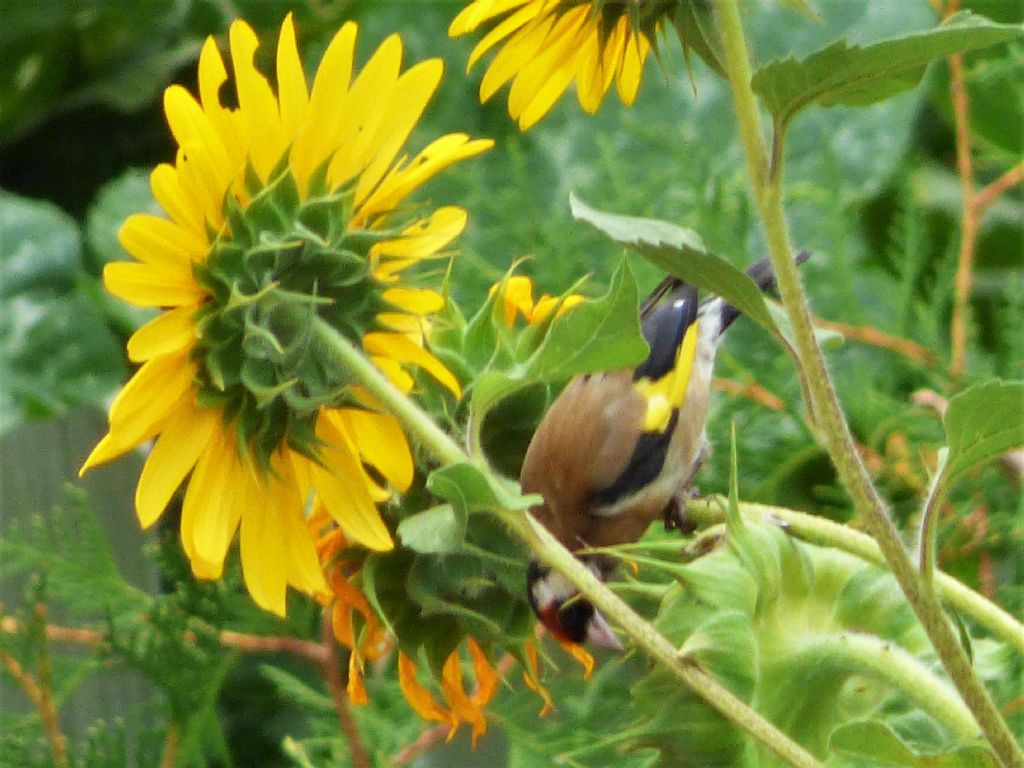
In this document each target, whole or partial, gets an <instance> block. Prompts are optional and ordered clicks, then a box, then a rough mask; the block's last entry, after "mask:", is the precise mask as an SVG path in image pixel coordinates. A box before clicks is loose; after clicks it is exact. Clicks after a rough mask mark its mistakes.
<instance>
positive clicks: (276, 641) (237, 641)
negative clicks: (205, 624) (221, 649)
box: [219, 629, 330, 666]
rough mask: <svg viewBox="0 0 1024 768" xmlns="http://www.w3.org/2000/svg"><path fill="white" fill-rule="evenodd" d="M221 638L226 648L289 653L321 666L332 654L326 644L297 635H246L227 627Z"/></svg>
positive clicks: (255, 651)
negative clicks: (325, 646)
mask: <svg viewBox="0 0 1024 768" xmlns="http://www.w3.org/2000/svg"><path fill="white" fill-rule="evenodd" d="M219 640H220V644H221V645H223V646H225V647H226V648H237V649H238V650H240V651H245V652H246V653H289V654H291V655H292V656H301V657H302V658H304V659H307V660H308V661H311V662H313V663H314V664H319V665H320V666H324V665H325V664H326V663H327V661H328V657H329V655H330V654H329V651H328V649H326V648H324V646H322V645H320V644H318V643H313V642H310V641H309V640H300V639H299V638H297V637H276V636H270V637H266V636H260V635H246V634H243V633H242V632H232V631H231V630H229V629H225V630H222V631H221V633H220V635H219Z"/></svg>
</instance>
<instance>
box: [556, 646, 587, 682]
mask: <svg viewBox="0 0 1024 768" xmlns="http://www.w3.org/2000/svg"><path fill="white" fill-rule="evenodd" d="M558 644H559V645H560V646H562V650H563V651H565V652H566V653H568V654H569V655H570V656H572V657H573V658H574V659H575V660H576V661H577V662H578V663H579V665H580V666H581V667H583V679H584V680H589V679H590V675H591V673H592V672H593V671H594V657H593V656H591V655H590V654H589V653H587V650H586V649H585V648H584V647H583V646H582V645H579V644H578V643H563V642H562V641H559V642H558Z"/></svg>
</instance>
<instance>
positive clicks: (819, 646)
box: [793, 632, 978, 741]
mask: <svg viewBox="0 0 1024 768" xmlns="http://www.w3.org/2000/svg"><path fill="white" fill-rule="evenodd" d="M793 661H795V662H797V663H803V664H806V665H807V666H808V667H810V668H813V669H815V670H818V671H819V672H820V671H827V672H830V673H832V672H843V673H845V674H857V675H864V676H866V677H870V678H872V679H874V680H877V681H879V682H881V683H884V684H886V685H887V686H889V687H890V688H893V689H894V690H897V691H899V692H900V693H901V694H903V695H904V696H906V698H907V699H909V700H910V701H913V702H914V703H915V704H917V706H919V707H920V708H921V709H922V710H923V711H925V712H927V713H928V714H929V715H931V717H932V718H934V720H935V721H936V722H938V723H941V724H942V725H944V726H945V727H946V728H948V729H949V731H950V733H951V734H952V736H953V737H954V738H957V739H960V740H962V741H972V740H973V739H975V738H976V737H977V735H978V726H977V725H975V723H974V718H973V717H971V713H970V711H969V710H968V709H967V707H965V706H964V703H963V701H961V700H960V697H959V696H957V693H956V690H955V689H954V688H953V687H952V686H950V685H949V683H947V682H945V681H944V680H940V679H939V678H937V677H935V675H934V674H933V673H932V672H931V670H930V669H928V667H927V666H926V665H924V664H922V663H921V662H920V661H918V659H917V658H916V657H914V656H912V655H911V654H909V653H907V651H905V650H903V649H902V648H900V647H899V646H895V645H893V644H892V643H887V642H885V641H884V640H880V639H879V638H877V637H874V636H873V635H863V634H859V633H856V632H843V633H841V634H828V635H821V636H818V637H813V638H810V639H808V640H807V641H806V642H804V643H803V644H802V645H801V647H800V648H799V649H798V650H797V651H796V653H795V654H794V659H793Z"/></svg>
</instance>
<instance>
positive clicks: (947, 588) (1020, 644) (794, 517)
mask: <svg viewBox="0 0 1024 768" xmlns="http://www.w3.org/2000/svg"><path fill="white" fill-rule="evenodd" d="M740 512H742V513H743V515H744V516H745V517H749V518H751V519H756V520H760V521H762V522H766V523H772V524H776V525H783V526H785V531H786V533H787V534H789V535H791V536H795V537H797V538H798V539H801V540H803V541H806V542H809V543H811V544H818V545H820V546H824V547H832V548H833V549H840V550H842V551H843V552H847V553H849V554H851V555H853V556H855V557H858V558H860V559H861V560H865V561H866V562H869V563H874V564H875V565H880V566H883V567H884V566H885V557H883V555H882V551H881V550H880V549H879V548H878V544H877V543H876V542H875V540H874V539H872V538H871V537H870V536H868V535H867V534H866V533H861V532H860V531H855V530H854V529H852V528H850V527H848V526H845V525H841V524H840V523H834V522H832V521H831V520H827V519H825V518H823V517H817V516H815V515H809V514H807V513H805V512H797V511H795V510H792V509H786V508H785V507H773V506H769V505H767V504H751V503H740ZM686 518H687V520H690V521H692V522H693V523H695V524H696V525H699V526H701V527H703V526H717V525H720V524H722V523H724V522H725V513H724V512H723V511H722V509H721V508H720V507H719V506H718V505H716V504H714V503H712V502H710V501H708V500H703V499H702V500H699V501H691V502H690V503H689V504H687V506H686ZM935 585H936V587H937V588H938V591H939V596H940V597H941V598H942V600H943V602H945V603H946V604H947V605H948V606H949V607H950V608H952V609H953V610H955V611H957V612H958V613H960V614H962V615H964V616H966V617H968V618H970V619H972V620H973V621H975V622H977V623H978V624H979V625H980V626H982V627H984V628H985V629H987V630H988V631H989V632H991V633H992V635H993V636H994V637H996V638H998V639H999V640H1002V641H1003V642H1004V643H1006V644H1008V645H1010V646H1012V647H1013V648H1014V649H1015V650H1016V651H1017V652H1018V653H1019V654H1021V655H1022V656H1024V625H1022V624H1021V623H1020V622H1019V621H1017V619H1015V618H1014V617H1013V616H1012V615H1011V614H1009V613H1008V612H1007V611H1004V610H1003V609H1002V608H1000V607H999V606H998V605H996V604H995V603H993V602H992V601H991V600H988V599H986V598H985V597H984V596H983V595H979V594H978V593H977V592H975V591H974V590H973V589H971V588H970V587H968V586H966V585H964V584H962V583H961V582H959V581H957V580H956V579H954V578H953V577H952V576H949V575H948V574H945V573H942V572H941V571H936V573H935Z"/></svg>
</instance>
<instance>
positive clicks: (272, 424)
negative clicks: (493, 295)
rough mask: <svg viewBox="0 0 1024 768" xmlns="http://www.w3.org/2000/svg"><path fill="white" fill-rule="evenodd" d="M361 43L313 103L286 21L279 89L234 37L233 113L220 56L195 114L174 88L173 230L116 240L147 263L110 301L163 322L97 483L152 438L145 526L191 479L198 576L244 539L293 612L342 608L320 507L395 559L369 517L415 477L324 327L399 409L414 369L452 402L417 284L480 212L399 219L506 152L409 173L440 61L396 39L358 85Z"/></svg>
mask: <svg viewBox="0 0 1024 768" xmlns="http://www.w3.org/2000/svg"><path fill="white" fill-rule="evenodd" d="M356 35H357V27H356V25H355V24H354V23H348V24H346V25H345V26H344V27H342V29H341V30H340V31H339V32H338V33H337V35H335V37H334V38H333V39H332V41H331V43H330V45H329V46H328V48H327V50H326V52H325V53H324V56H323V59H322V61H321V63H320V66H319V68H318V70H317V73H316V76H315V78H314V80H313V83H312V87H311V88H309V87H307V80H306V75H305V73H304V72H303V67H302V64H301V62H300V59H299V54H298V49H297V45H296V40H295V30H294V26H293V23H292V19H291V17H290V16H289V17H288V18H286V19H285V21H284V23H283V25H282V27H281V32H280V37H279V40H278V45H277V51H276V64H275V68H276V71H275V72H274V73H273V77H270V78H268V77H267V76H266V75H264V74H263V73H261V72H260V71H259V70H258V69H257V68H256V65H255V63H254V55H255V54H256V50H257V47H258V41H257V38H256V35H255V33H254V32H253V30H252V29H251V28H250V27H249V26H248V25H247V24H246V23H245V22H243V21H236V22H234V23H233V24H232V26H231V29H230V35H229V40H230V63H231V68H230V69H231V72H232V73H233V81H234V83H233V84H234V91H235V95H234V98H228V99H224V100H222V99H223V96H224V93H225V89H226V86H227V85H228V83H229V76H228V70H227V69H226V67H225V64H224V61H223V60H222V58H221V55H220V53H219V51H218V48H217V45H216V43H215V41H214V40H213V38H210V39H208V40H207V41H206V44H205V45H204V46H203V49H202V53H201V55H200V59H199V96H198V98H196V97H194V96H193V95H192V94H190V93H189V92H188V91H187V90H186V89H184V88H182V87H180V86H171V87H170V88H168V89H167V91H166V92H165V94H164V107H165V111H166V115H167V120H168V123H169V125H170V128H171V131H172V133H173V135H174V138H175V140H176V142H177V144H178V151H177V156H176V160H175V162H174V164H173V165H172V164H163V165H160V166H159V167H157V168H156V169H155V170H154V171H153V174H152V177H151V182H152V189H153V194H154V196H155V198H156V200H157V202H158V203H159V204H160V206H161V207H162V208H163V210H164V212H165V213H166V217H163V216H153V215H148V214H136V215H133V216H130V217H129V218H128V219H127V221H126V222H125V223H124V226H123V227H122V228H121V230H120V241H121V244H122V245H123V246H124V248H125V250H126V251H127V252H128V253H129V254H130V255H131V256H132V257H134V259H135V261H131V262H117V263H111V264H109V265H108V266H107V267H106V269H105V270H104V275H103V277H104V283H105V285H106V287H107V290H109V291H110V292H111V293H113V294H114V295H115V296H118V297H120V298H122V299H124V300H126V301H128V302H131V303H132V304H136V305H139V306H144V307H159V308H161V309H162V310H163V312H162V313H161V314H160V315H159V316H158V317H157V318H156V319H154V320H153V321H151V322H150V323H148V324H147V325H145V326H143V327H142V328H141V329H139V330H138V331H137V332H136V333H135V334H134V335H133V336H132V338H131V340H130V341H129V343H128V354H129V357H130V358H131V359H132V360H133V361H135V362H137V363H140V364H141V367H140V368H139V370H138V371H137V372H136V373H135V375H134V376H133V377H132V378H131V380H130V381H129V382H128V383H127V384H126V386H125V387H124V389H122V390H121V392H120V393H119V394H118V396H117V397H116V399H115V400H114V403H113V405H112V406H111V409H110V430H109V432H108V434H107V435H106V436H105V437H104V438H103V439H102V441H100V443H99V444H98V445H97V446H96V448H95V449H94V450H93V451H92V453H91V454H90V456H89V457H88V459H87V460H86V462H85V464H84V466H83V468H82V471H83V472H85V471H86V470H87V469H89V468H91V467H94V466H96V465H97V464H100V463H103V462H105V461H109V460H111V459H113V458H115V457H117V456H119V455H121V454H123V453H125V452H126V451H129V450H131V449H133V448H135V447H137V446H138V445H140V444H141V443H143V442H145V441H148V440H150V439H152V438H156V442H155V444H154V445H153V449H152V451H151V452H150V454H149V456H148V458H147V460H146V463H145V467H144V468H143V471H142V475H141V477H140V479H139V484H138V488H137V492H136V498H135V506H136V510H137V513H138V517H139V520H140V522H141V523H142V525H143V527H148V526H150V525H152V524H153V523H154V522H155V521H156V520H157V519H158V518H159V517H160V515H161V514H162V513H163V510H164V508H165V507H166V505H167V503H168V501H169V500H170V498H171V496H172V495H173V494H174V492H175V491H176V490H177V489H178V488H179V487H180V486H181V485H182V483H183V482H185V481H186V478H188V481H187V490H186V492H185V496H184V506H183V512H182V521H181V537H182V542H183V545H184V549H185V552H186V553H187V555H188V557H189V559H190V561H191V564H192V569H193V572H194V573H195V575H196V576H197V577H200V578H208V579H214V578H218V577H219V576H220V574H221V572H222V569H223V564H224V558H225V555H226V553H227V550H228V547H229V546H230V544H231V542H232V540H233V538H234V535H235V532H236V530H238V529H239V528H240V529H241V533H240V548H241V560H242V569H243V574H244V577H245V582H246V584H247V586H248V588H249V591H250V593H251V594H252V596H253V598H254V600H255V601H256V602H257V603H258V604H259V605H261V606H263V607H264V608H266V609H268V610H271V611H274V612H276V613H279V614H283V613H284V611H285V600H286V592H287V587H288V585H291V586H292V587H294V588H296V589H299V590H301V591H303V592H306V593H310V594H317V595H326V594H329V593H330V589H329V586H328V584H327V583H326V582H325V580H324V576H323V574H322V572H321V569H320V566H319V564H318V561H317V553H316V550H315V546H314V539H313V537H312V535H311V534H310V532H309V531H308V529H307V526H306V519H305V510H306V509H307V508H308V505H309V504H310V501H311V499H312V498H313V496H314V495H315V496H316V498H317V499H318V500H319V502H320V503H322V504H323V505H324V506H325V507H326V509H327V511H328V512H329V513H330V515H331V517H332V518H333V519H334V520H335V521H336V522H337V524H338V525H339V526H340V528H341V530H342V531H343V532H344V535H345V536H346V538H347V539H348V540H349V541H350V542H353V543H357V544H360V545H363V546H366V547H368V548H371V549H374V550H387V549H390V548H391V547H392V546H393V545H392V541H391V536H390V534H389V532H388V529H387V527H386V526H385V525H384V523H383V521H382V520H381V517H380V514H379V512H378V509H377V506H376V503H378V502H380V501H383V500H385V499H387V498H388V497H389V496H390V494H391V493H392V492H394V491H395V490H397V491H402V490H404V489H406V488H407V487H408V485H409V483H410V482H411V479H412V474H413V465H412V458H411V455H410V451H409V447H408V444H407V442H406V438H405V435H404V433H403V431H402V429H401V427H400V426H399V424H398V422H397V420H396V419H395V418H394V417H393V416H392V415H391V414H389V413H387V412H385V411H384V410H383V409H381V408H380V407H379V404H377V403H375V402H374V401H373V399H372V398H370V397H369V396H368V395H366V394H365V393H363V392H362V391H361V390H360V389H359V388H358V386H356V382H354V381H353V380H352V377H351V375H350V374H349V373H348V372H347V371H346V370H345V369H344V367H343V366H341V365H340V364H339V363H338V362H337V361H336V360H335V359H334V358H332V356H331V355H329V354H326V353H325V349H324V346H323V343H322V340H321V336H320V335H318V330H319V329H322V328H324V327H329V328H331V329H333V332H336V333H339V334H341V335H342V336H344V337H346V338H348V339H350V340H351V341H352V342H353V343H356V344H361V345H362V347H363V349H364V350H365V352H366V354H367V355H368V356H369V357H370V359H372V360H373V361H374V363H375V364H376V365H377V366H378V367H379V368H380V369H381V370H382V371H383V372H384V373H385V374H386V375H387V376H388V377H389V378H390V379H391V381H392V382H393V383H394V384H395V385H396V386H398V387H399V388H401V389H403V390H404V391H406V392H408V391H409V390H410V389H411V388H412V387H413V383H414V382H413V379H412V377H411V375H410V374H409V372H408V371H407V370H406V367H407V366H409V365H413V366H417V367H419V368H420V369H422V370H424V371H426V372H427V373H429V374H430V375H431V376H432V377H433V378H434V379H436V380H437V381H438V382H440V383H441V384H442V385H444V386H445V387H447V388H448V389H450V390H451V391H452V392H453V393H455V394H456V395H458V394H459V384H458V381H456V379H455V378H454V376H452V374H451V373H450V372H449V371H448V370H447V368H445V367H444V365H442V364H441V363H440V362H439V361H438V360H437V359H436V358H435V357H434V356H433V355H432V354H431V353H430V352H429V351H428V349H427V348H426V346H425V339H424V335H425V331H426V323H427V321H428V318H429V315H431V314H432V313H434V312H436V311H437V310H439V309H440V308H441V307H442V306H443V304H444V300H443V298H442V296H441V295H440V294H439V293H437V292H436V291H434V290H431V289H428V288H419V287H414V286H411V285H409V284H408V282H407V281H405V282H403V273H404V272H405V271H406V270H407V269H408V268H409V267H412V266H414V265H416V264H417V263H419V262H421V261H422V260H424V259H428V258H432V257H437V256H438V255H439V252H440V251H442V249H444V248H445V247H446V246H447V245H448V244H449V243H450V242H451V241H452V240H453V239H454V238H455V237H456V236H457V235H458V234H459V233H460V232H461V231H462V229H463V227H464V226H465V223H466V213H465V212H464V211H463V210H462V209H460V208H456V207H444V208H440V209H438V210H436V211H434V212H433V213H424V212H422V211H419V210H418V209H417V210H416V211H413V210H412V209H411V208H409V207H408V206H405V207H404V208H401V209H400V206H401V205H402V203H403V201H405V199H406V197H407V196H408V195H409V194H410V193H411V192H413V191H414V190H415V189H416V188H417V187H419V186H420V185H421V184H423V183H424V182H425V181H427V180H428V179H430V178H431V177H432V176H434V175H435V174H437V173H438V172H439V171H441V170H442V169H444V168H445V167H446V166H448V165H451V164H452V163H454V162H456V161H458V160H461V159H463V158H467V157H470V156H473V155H476V154H479V153H480V152H482V151H484V150H485V149H487V148H488V147H490V146H491V143H492V142H490V141H489V140H471V139H470V138H469V137H467V136H466V135H464V134H449V135H446V136H443V137H441V138H439V139H437V140H436V141H434V142H433V143H431V144H429V146H427V147H426V148H425V149H423V150H422V151H421V152H419V153H418V154H417V155H416V156H415V157H413V158H412V159H409V157H408V156H406V155H401V156H399V153H400V151H401V148H402V145H403V144H404V142H405V140H406V139H407V138H408V136H409V134H410V132H411V131H412V129H413V127H414V126H415V125H416V123H417V121H418V120H419V118H420V116H421V114H422V112H423V110H424V108H425V106H426V104H427V102H428V101H429V99H430V98H431V96H432V95H433V93H434V91H435V90H436V88H437V86H438V83H439V81H440V78H441V73H442V64H441V62H440V61H439V60H437V59H432V60H428V61H424V62H422V63H420V64H417V65H415V66H413V67H411V68H409V69H407V70H406V71H404V72H403V71H402V43H401V40H400V39H399V38H398V37H397V36H392V37H390V38H388V39H387V40H385V41H384V42H383V43H382V44H381V46H380V47H379V48H378V49H377V50H376V52H375V53H374V54H373V55H372V56H371V58H370V59H369V61H368V62H367V63H366V65H365V66H364V67H363V68H362V70H361V71H359V72H358V73H355V72H354V71H353V57H354V52H355V45H356ZM271 82H274V83H275V84H276V86H271ZM226 102H230V103H226ZM190 473H191V474H190Z"/></svg>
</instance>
